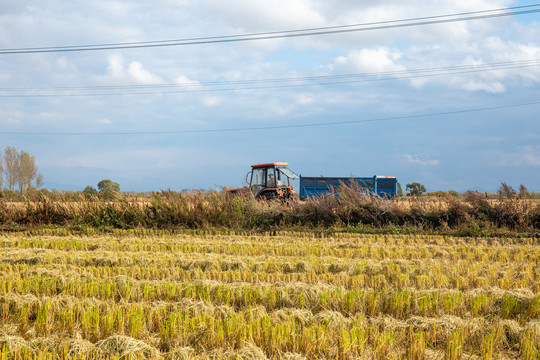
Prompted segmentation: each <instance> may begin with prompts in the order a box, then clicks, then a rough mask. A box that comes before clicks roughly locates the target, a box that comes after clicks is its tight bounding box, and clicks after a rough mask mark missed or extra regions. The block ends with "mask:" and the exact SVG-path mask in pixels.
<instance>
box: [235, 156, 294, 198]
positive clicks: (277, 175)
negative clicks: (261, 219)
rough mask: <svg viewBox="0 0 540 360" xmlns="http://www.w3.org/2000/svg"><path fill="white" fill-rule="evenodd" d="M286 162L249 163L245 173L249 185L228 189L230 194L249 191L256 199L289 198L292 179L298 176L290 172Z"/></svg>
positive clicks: (290, 196) (292, 191) (291, 189)
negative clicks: (247, 170) (249, 166)
mask: <svg viewBox="0 0 540 360" xmlns="http://www.w3.org/2000/svg"><path fill="white" fill-rule="evenodd" d="M288 165H289V163H286V162H273V163H266V164H256V165H251V171H250V172H249V173H247V174H246V183H247V181H248V178H249V179H250V180H249V187H244V188H240V189H231V190H228V191H229V193H231V194H237V193H242V192H245V191H248V190H249V191H251V193H252V194H253V196H255V197H256V198H257V199H275V198H279V199H290V198H292V197H293V196H294V194H295V192H294V188H293V182H292V180H293V179H299V178H300V177H299V176H298V175H296V174H295V173H294V172H292V171H291V170H290V169H289V168H287V166H288Z"/></svg>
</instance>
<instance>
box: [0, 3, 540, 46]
mask: <svg viewBox="0 0 540 360" xmlns="http://www.w3.org/2000/svg"><path fill="white" fill-rule="evenodd" d="M538 7H540V4H538V3H537V4H531V5H523V6H515V7H508V8H499V9H489V10H481V11H471V12H462V13H454V14H445V15H434V16H425V17H416V18H408V19H400V20H389V21H379V22H370V23H360V24H349V25H337V26H326V27H316V28H306V29H296V30H284V31H270V32H259V33H248V34H237V35H224V36H211V37H197V38H185V39H174V40H155V41H138V42H119V43H106V44H88V45H66V46H50V47H27V48H11V49H0V55H7V54H30V53H51V52H74V51H96V50H119V49H133V48H148V47H165V46H186V45H202V44H216V43H229V42H240V41H254V40H268V39H279V38H292V37H302V36H314V35H329V34H338V33H347V32H359V31H370V30H382V29H394V28H402V27H411V26H421V25H434V24H442V23H451V22H459V21H470V20H480V19H489V18H496V17H504V16H517V15H526V14H533V13H538V12H540V8H538Z"/></svg>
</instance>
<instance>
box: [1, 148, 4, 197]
mask: <svg viewBox="0 0 540 360" xmlns="http://www.w3.org/2000/svg"><path fill="white" fill-rule="evenodd" d="M3 186H4V159H3V158H2V153H1V152H0V190H1V189H2V187H3Z"/></svg>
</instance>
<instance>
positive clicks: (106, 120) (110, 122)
mask: <svg viewBox="0 0 540 360" xmlns="http://www.w3.org/2000/svg"><path fill="white" fill-rule="evenodd" d="M96 122H97V123H98V124H103V125H110V124H112V121H111V120H109V119H107V118H101V119H98V120H97V121H96Z"/></svg>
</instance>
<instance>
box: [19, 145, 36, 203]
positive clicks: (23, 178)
mask: <svg viewBox="0 0 540 360" xmlns="http://www.w3.org/2000/svg"><path fill="white" fill-rule="evenodd" d="M37 176H38V172H37V166H36V158H35V157H34V156H33V155H30V154H29V153H27V152H26V151H21V153H20V155H19V179H18V180H19V191H20V192H21V193H23V192H25V191H27V190H28V189H29V188H30V186H32V181H34V179H35V178H36V177H37Z"/></svg>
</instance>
